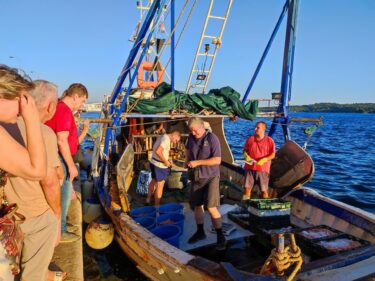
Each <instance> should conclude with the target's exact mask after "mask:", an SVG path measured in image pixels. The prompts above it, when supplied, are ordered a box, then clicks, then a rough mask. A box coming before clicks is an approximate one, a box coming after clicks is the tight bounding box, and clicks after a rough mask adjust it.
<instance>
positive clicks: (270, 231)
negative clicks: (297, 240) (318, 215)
mask: <svg viewBox="0 0 375 281" xmlns="http://www.w3.org/2000/svg"><path fill="white" fill-rule="evenodd" d="M298 230H299V228H297V227H295V226H291V225H289V226H287V227H281V228H268V227H263V228H262V227H259V228H258V229H257V231H256V233H255V234H256V238H257V240H258V241H259V242H260V243H261V244H263V245H264V246H265V247H267V248H269V249H273V248H275V247H276V240H275V235H276V234H287V233H294V232H296V231H298ZM285 241H286V242H285V244H286V245H289V244H290V241H289V238H288V237H285Z"/></svg>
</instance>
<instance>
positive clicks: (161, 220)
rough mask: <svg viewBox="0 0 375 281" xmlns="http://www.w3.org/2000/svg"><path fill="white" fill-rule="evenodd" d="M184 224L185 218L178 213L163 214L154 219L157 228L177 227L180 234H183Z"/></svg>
mask: <svg viewBox="0 0 375 281" xmlns="http://www.w3.org/2000/svg"><path fill="white" fill-rule="evenodd" d="M184 222H185V216H184V215H183V214H178V213H172V214H163V215H160V216H159V217H158V218H157V219H156V223H157V224H158V226H162V225H177V226H178V227H179V228H180V229H181V234H182V233H183V232H184Z"/></svg>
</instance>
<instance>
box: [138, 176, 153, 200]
mask: <svg viewBox="0 0 375 281" xmlns="http://www.w3.org/2000/svg"><path fill="white" fill-rule="evenodd" d="M150 182H151V172H150V171H144V170H143V171H141V172H140V173H139V176H138V181H137V186H136V188H135V192H136V193H137V194H139V195H143V196H145V195H147V191H148V185H149V184H150Z"/></svg>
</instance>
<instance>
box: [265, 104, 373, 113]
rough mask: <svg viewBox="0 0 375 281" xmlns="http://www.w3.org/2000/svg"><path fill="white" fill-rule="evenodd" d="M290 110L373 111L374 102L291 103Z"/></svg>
mask: <svg viewBox="0 0 375 281" xmlns="http://www.w3.org/2000/svg"><path fill="white" fill-rule="evenodd" d="M275 109H276V107H262V111H274V110H275ZM290 111H291V112H316V113H319V112H320V113H375V103H352V104H339V103H314V104H309V105H292V106H291V109H290Z"/></svg>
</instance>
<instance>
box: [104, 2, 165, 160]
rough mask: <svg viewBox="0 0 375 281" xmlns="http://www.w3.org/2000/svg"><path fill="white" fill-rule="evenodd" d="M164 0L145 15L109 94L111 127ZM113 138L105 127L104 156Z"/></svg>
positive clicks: (151, 33)
mask: <svg viewBox="0 0 375 281" xmlns="http://www.w3.org/2000/svg"><path fill="white" fill-rule="evenodd" d="M165 2H166V0H155V1H154V2H153V3H152V5H151V7H150V9H149V11H148V13H147V15H146V18H145V20H144V22H143V24H142V27H141V29H140V31H139V33H138V36H137V38H136V40H135V42H134V45H133V47H132V49H131V50H130V53H129V56H128V59H127V61H126V63H125V65H124V67H123V69H122V71H121V74H120V76H119V78H118V79H117V83H116V85H115V87H114V89H113V91H112V95H111V99H110V108H109V114H110V116H111V118H112V120H113V123H112V127H116V126H118V125H119V122H120V115H121V112H123V110H124V109H125V105H126V102H127V99H128V96H129V94H130V91H131V88H132V85H133V83H134V81H135V78H136V75H135V74H134V75H131V72H130V71H131V69H132V66H133V63H134V61H135V59H136V57H137V55H138V54H139V51H140V49H141V48H142V52H141V54H140V56H139V60H138V63H137V66H136V68H135V70H134V73H137V71H138V69H139V66H140V64H141V62H142V60H143V58H144V55H145V53H146V51H147V48H148V47H149V43H150V40H151V38H152V35H153V33H154V31H155V29H156V28H155V26H154V28H152V29H151V30H150V26H151V23H152V21H154V22H155V23H157V22H158V21H159V19H160V16H161V14H162V10H163V8H162V7H164V5H165ZM147 32H149V33H148V36H147V39H146V42H145V44H144V46H143V45H142V42H143V40H144V39H145V37H146V35H147ZM127 77H128V78H129V85H128V88H127V89H126V93H125V96H124V97H123V99H122V101H121V104H120V106H119V107H115V106H114V102H115V101H116V99H117V97H118V96H119V94H120V92H121V91H122V86H123V83H124V81H125V79H126V78H127ZM111 139H112V141H113V140H114V130H113V129H112V128H107V129H106V135H105V141H104V154H105V156H107V155H108V152H109V144H110V141H111Z"/></svg>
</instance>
